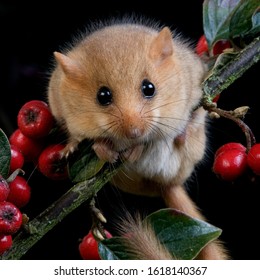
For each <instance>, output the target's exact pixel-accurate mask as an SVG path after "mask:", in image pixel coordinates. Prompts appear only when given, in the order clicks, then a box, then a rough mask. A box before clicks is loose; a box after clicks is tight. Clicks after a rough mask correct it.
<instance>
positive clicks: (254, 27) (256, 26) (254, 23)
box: [249, 7, 260, 35]
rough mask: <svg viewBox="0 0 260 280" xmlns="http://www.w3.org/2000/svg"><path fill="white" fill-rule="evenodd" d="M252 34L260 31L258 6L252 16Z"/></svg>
mask: <svg viewBox="0 0 260 280" xmlns="http://www.w3.org/2000/svg"><path fill="white" fill-rule="evenodd" d="M249 33H250V34H254V35H255V34H257V33H260V7H258V8H257V9H256V11H255V13H254V15H253V16H252V29H251V30H249Z"/></svg>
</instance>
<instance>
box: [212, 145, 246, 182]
mask: <svg viewBox="0 0 260 280" xmlns="http://www.w3.org/2000/svg"><path fill="white" fill-rule="evenodd" d="M246 168H247V154H246V152H242V151H239V150H238V149H231V150H226V151H223V152H221V153H220V154H218V156H217V157H216V158H215V160H214V164H213V171H214V173H215V174H217V175H219V176H220V178H222V179H223V180H226V181H234V180H235V179H237V178H238V177H239V176H241V175H242V174H243V173H244V172H245V170H246Z"/></svg>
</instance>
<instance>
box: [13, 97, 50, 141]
mask: <svg viewBox="0 0 260 280" xmlns="http://www.w3.org/2000/svg"><path fill="white" fill-rule="evenodd" d="M17 124H18V128H19V129H20V130H21V132H22V133H23V134H24V135H25V136H27V137H30V138H42V137H45V136H47V135H48V134H49V132H50V131H51V129H52V127H53V125H54V117H53V115H52V113H51V111H50V110H49V107H48V105H47V104H46V103H45V102H43V101H40V100H33V101H29V102H27V103H25V104H24V105H23V106H22V107H21V109H20V110H19V112H18V115H17Z"/></svg>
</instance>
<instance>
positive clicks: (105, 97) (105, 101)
mask: <svg viewBox="0 0 260 280" xmlns="http://www.w3.org/2000/svg"><path fill="white" fill-rule="evenodd" d="M97 100H98V102H99V104H100V105H102V106H108V105H110V104H111V103H112V102H113V95H112V92H111V90H110V89H109V88H108V87H101V88H100V89H99V90H98V92H97Z"/></svg>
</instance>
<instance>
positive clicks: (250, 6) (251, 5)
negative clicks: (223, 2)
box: [230, 0, 260, 38]
mask: <svg viewBox="0 0 260 280" xmlns="http://www.w3.org/2000/svg"><path fill="white" fill-rule="evenodd" d="M259 5H260V3H259V0H248V1H242V2H241V3H240V5H239V6H238V7H237V9H236V10H235V11H234V13H233V15H232V18H231V20H230V36H231V37H232V38H236V37H242V38H243V37H245V36H246V35H247V36H249V35H250V36H254V35H255V34H256V33H257V32H259V28H260V24H259V13H257V9H258V8H259Z"/></svg>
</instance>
